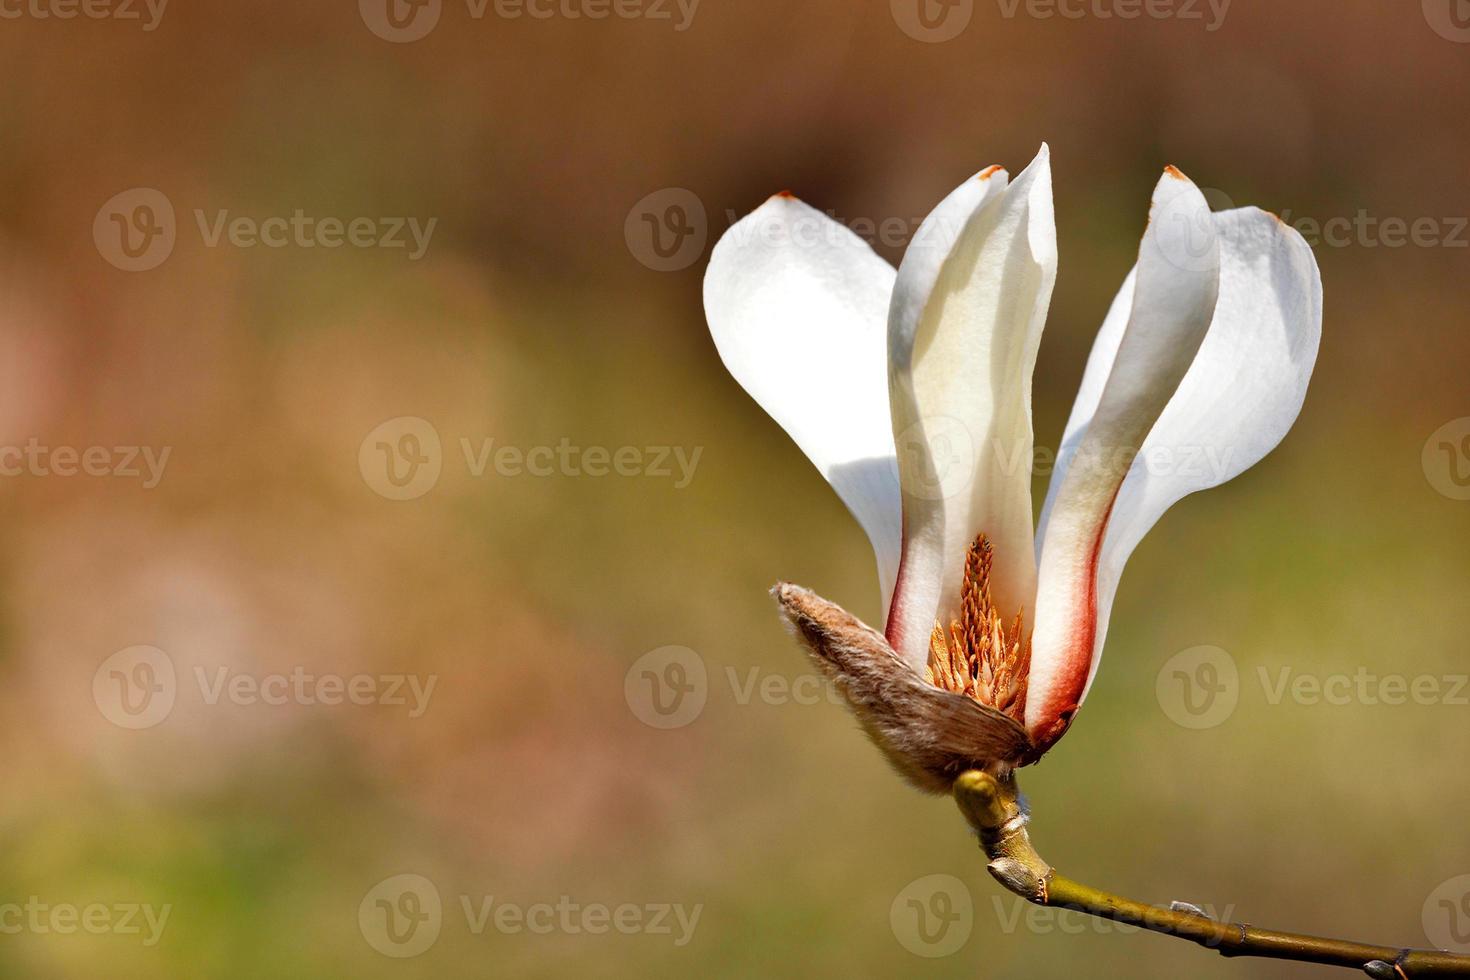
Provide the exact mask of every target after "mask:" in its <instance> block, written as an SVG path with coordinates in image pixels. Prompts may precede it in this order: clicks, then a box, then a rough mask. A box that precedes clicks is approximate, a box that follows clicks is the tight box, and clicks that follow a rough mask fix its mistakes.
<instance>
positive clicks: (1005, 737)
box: [771, 582, 1034, 793]
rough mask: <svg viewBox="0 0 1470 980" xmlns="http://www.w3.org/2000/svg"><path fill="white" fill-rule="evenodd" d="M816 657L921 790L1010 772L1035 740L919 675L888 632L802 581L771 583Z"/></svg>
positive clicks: (1011, 722)
mask: <svg viewBox="0 0 1470 980" xmlns="http://www.w3.org/2000/svg"><path fill="white" fill-rule="evenodd" d="M771 594H772V595H773V596H775V597H776V601H777V602H778V603H780V605H781V611H782V613H783V615H784V616H785V617H786V621H787V622H788V623H790V624H791V627H792V629H793V630H794V631H795V632H796V635H797V637H798V638H799V639H800V640H801V641H802V643H803V645H804V646H805V647H806V649H807V651H808V652H809V654H810V655H811V659H812V662H813V663H814V664H816V666H817V669H818V670H820V671H821V672H822V673H823V674H824V675H825V676H826V677H828V678H830V679H831V680H832V681H833V683H834V684H835V685H836V687H837V690H838V691H839V692H840V693H841V694H842V696H843V698H844V699H845V700H846V701H847V704H848V706H849V707H850V708H852V712H853V714H854V715H856V716H857V719H858V722H859V723H860V724H861V725H862V727H863V730H864V731H865V732H867V733H868V736H869V737H870V738H871V739H872V740H873V742H874V744H876V745H877V746H878V748H879V749H881V750H882V751H883V754H884V755H886V756H887V757H888V761H889V762H891V763H892V764H893V767H894V768H895V769H897V770H898V772H899V774H900V775H902V776H903V777H904V778H906V779H907V780H908V781H909V782H911V783H912V784H913V785H915V786H917V787H918V788H919V789H922V790H925V791H926V792H930V793H947V792H949V790H950V787H951V785H952V784H953V783H954V780H955V777H957V776H959V774H960V773H962V772H965V771H966V770H969V769H980V770H984V771H986V772H990V773H993V774H995V775H996V776H997V778H1004V777H1005V776H1007V775H1008V774H1009V773H1010V772H1011V771H1012V770H1013V769H1015V768H1016V767H1017V766H1020V765H1022V764H1024V763H1025V762H1027V761H1031V757H1032V754H1033V751H1034V746H1033V745H1032V743H1031V740H1030V738H1028V737H1027V735H1026V730H1025V729H1024V728H1022V727H1021V725H1020V724H1019V723H1018V722H1016V720H1015V719H1013V718H1010V717H1008V716H1007V715H1005V714H1002V713H1001V712H999V711H997V710H995V709H994V708H991V707H989V706H987V705H984V704H980V703H979V702H977V701H975V700H973V699H971V698H969V697H966V696H964V695H963V694H957V693H954V692H951V691H944V690H940V689H939V688H937V687H935V686H934V685H933V684H931V683H929V682H928V681H927V680H926V679H925V678H923V677H921V676H919V674H918V673H917V672H915V671H914V669H913V668H912V667H910V666H909V665H908V664H907V663H905V662H904V661H903V660H902V659H901V658H900V657H899V655H898V654H897V653H896V652H895V651H894V649H893V648H892V647H891V646H889V645H888V641H887V640H885V639H884V638H883V634H881V633H879V632H878V631H877V630H875V629H873V628H872V627H870V626H868V625H867V624H865V623H863V622H862V621H861V620H859V619H858V618H857V617H856V616H853V615H852V614H851V613H849V612H847V610H845V609H843V608H842V607H841V606H838V605H836V604H835V603H831V602H828V601H827V600H826V599H823V598H822V597H821V596H819V595H817V594H816V593H815V592H812V591H810V590H808V589H803V588H802V587H800V586H798V585H791V584H790V583H787V582H782V583H781V584H779V585H777V586H776V587H775V588H774V589H772V590H771Z"/></svg>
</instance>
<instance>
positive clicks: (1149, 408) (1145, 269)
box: [1026, 167, 1220, 745]
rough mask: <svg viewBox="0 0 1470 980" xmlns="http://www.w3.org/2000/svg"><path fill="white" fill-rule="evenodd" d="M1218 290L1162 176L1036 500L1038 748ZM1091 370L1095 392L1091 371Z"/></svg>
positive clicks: (1203, 236) (1181, 187)
mask: <svg viewBox="0 0 1470 980" xmlns="http://www.w3.org/2000/svg"><path fill="white" fill-rule="evenodd" d="M1219 282H1220V244H1219V236H1218V235H1217V233H1216V225H1215V222H1214V220H1213V219H1212V217H1211V215H1210V210H1209V205H1208V204H1207V203H1206V202H1205V199H1204V196H1203V195H1202V194H1200V192H1199V189H1198V188H1196V187H1195V186H1194V184H1193V183H1192V182H1190V180H1189V179H1188V178H1187V177H1185V176H1184V175H1183V174H1181V173H1179V172H1178V171H1177V170H1175V169H1173V168H1172V167H1171V168H1169V169H1168V170H1167V171H1165V174H1164V176H1163V177H1162V178H1161V179H1160V180H1159V183H1158V186H1157V187H1155V189H1154V196H1153V206H1152V208H1151V210H1150V213H1149V225H1148V229H1147V230H1146V231H1145V232H1144V236H1143V241H1142V243H1141V244H1140V245H1139V251H1138V265H1137V267H1136V269H1135V270H1134V273H1133V274H1132V275H1131V276H1130V277H1129V282H1128V283H1126V284H1125V286H1124V293H1125V296H1120V298H1119V301H1117V302H1115V303H1114V304H1113V309H1112V311H1111V312H1110V315H1109V317H1108V320H1107V321H1105V324H1104V328H1103V331H1102V332H1101V333H1100V335H1099V340H1098V347H1097V348H1095V349H1094V352H1093V356H1092V358H1090V359H1089V362H1088V375H1089V376H1088V377H1085V378H1084V380H1083V386H1082V392H1081V393H1080V394H1079V408H1080V399H1081V398H1082V397H1087V398H1094V399H1095V401H1094V402H1093V409H1092V411H1091V412H1090V413H1088V415H1087V417H1086V420H1085V421H1084V422H1082V423H1081V425H1080V426H1079V427H1078V428H1077V429H1076V430H1075V431H1071V432H1069V433H1068V434H1067V436H1066V437H1064V451H1065V450H1066V449H1067V448H1070V453H1069V454H1066V455H1065V458H1063V459H1059V463H1058V468H1057V470H1056V472H1055V473H1054V474H1053V476H1052V483H1053V489H1052V490H1051V491H1049V492H1048V498H1049V499H1048V505H1047V509H1046V514H1045V528H1044V536H1039V539H1040V558H1039V569H1038V584H1037V603H1036V628H1035V631H1034V633H1033V634H1032V646H1031V677H1030V682H1029V690H1028V693H1027V696H1026V728H1027V730H1028V731H1029V732H1030V733H1031V736H1032V738H1033V739H1034V740H1036V741H1037V743H1038V744H1041V745H1046V744H1049V743H1050V742H1052V741H1055V739H1056V738H1058V737H1059V736H1060V735H1061V733H1062V732H1063V731H1065V730H1066V727H1067V725H1069V724H1070V723H1071V719H1072V716H1073V715H1074V714H1075V713H1076V710H1077V707H1078V706H1079V705H1080V704H1081V702H1082V697H1083V695H1084V692H1085V688H1086V685H1087V682H1088V680H1089V678H1090V677H1091V676H1092V669H1093V667H1094V664H1095V660H1096V653H1097V651H1099V650H1100V649H1101V645H1102V629H1101V628H1099V627H1100V623H1099V620H1100V619H1101V621H1102V622H1101V625H1103V626H1105V625H1106V612H1105V611H1104V610H1105V609H1106V608H1107V607H1109V606H1110V605H1111V602H1112V592H1111V591H1109V592H1108V593H1107V594H1106V595H1103V594H1102V592H1101V589H1100V584H1099V577H1100V576H1099V574H1098V566H1099V563H1100V556H1101V554H1102V552H1103V550H1104V546H1105V534H1106V532H1107V531H1108V529H1109V524H1110V520H1109V518H1110V515H1111V514H1112V512H1113V510H1114V507H1115V501H1117V499H1118V497H1119V488H1120V487H1121V485H1122V484H1123V483H1124V478H1125V477H1126V476H1127V475H1128V474H1129V472H1130V469H1131V467H1132V466H1133V465H1134V461H1135V459H1136V458H1137V457H1138V452H1139V449H1140V447H1142V446H1143V445H1144V443H1145V438H1146V437H1148V436H1149V433H1150V430H1152V429H1154V428H1155V423H1156V422H1157V421H1159V419H1160V417H1161V415H1162V413H1163V412H1164V411H1165V406H1167V405H1169V403H1170V399H1171V398H1173V397H1175V393H1176V391H1177V390H1178V389H1179V387H1180V382H1181V381H1182V380H1183V379H1184V377H1185V374H1186V372H1187V371H1189V370H1190V365H1191V364H1192V363H1193V362H1194V360H1195V355H1196V354H1197V353H1198V352H1199V351H1200V349H1201V344H1202V342H1203V341H1204V339H1205V334H1206V331H1207V329H1208V328H1209V326H1210V323H1211V320H1212V319H1213V318H1214V315H1215V310H1216V305H1217V304H1216V299H1217V296H1218V289H1219ZM1130 285H1131V289H1130V288H1129V287H1130ZM1130 292H1131V296H1126V294H1128V293H1130ZM1125 303H1126V306H1125V305H1124V304H1125ZM1125 308H1126V309H1127V311H1128V313H1127V320H1126V325H1124V326H1123V327H1122V329H1119V325H1120V323H1121V322H1122V313H1121V310H1122V309H1125ZM1104 343H1109V344H1116V348H1115V351H1116V352H1115V353H1114V354H1112V355H1111V356H1108V355H1107V354H1105V353H1100V352H1101V351H1104V350H1106V349H1107V348H1104V347H1103V346H1102V345H1103V344H1104ZM1103 369H1106V381H1105V382H1103V383H1101V384H1100V383H1099V382H1098V380H1097V374H1096V372H1098V371H1101V370H1103ZM1213 394H1218V393H1213ZM1077 421H1078V418H1077V410H1074V418H1073V422H1077ZM1129 550H1130V551H1131V550H1132V548H1131V545H1130V547H1129Z"/></svg>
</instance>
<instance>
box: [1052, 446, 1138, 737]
mask: <svg viewBox="0 0 1470 980" xmlns="http://www.w3.org/2000/svg"><path fill="white" fill-rule="evenodd" d="M1125 477H1126V474H1125ZM1121 489H1123V481H1122V480H1119V481H1118V486H1117V487H1116V488H1114V490H1113V498H1112V499H1111V500H1109V501H1108V508H1107V510H1105V511H1103V516H1102V520H1101V521H1100V522H1099V523H1098V528H1097V536H1096V537H1095V538H1093V541H1092V554H1091V555H1090V556H1088V562H1087V581H1086V582H1085V583H1084V586H1083V588H1082V590H1081V591H1080V593H1079V594H1078V596H1077V608H1076V613H1075V614H1074V616H1073V619H1072V622H1073V624H1074V626H1073V629H1072V636H1071V639H1070V641H1069V642H1068V643H1067V657H1066V660H1065V661H1064V664H1063V667H1062V671H1063V672H1062V674H1061V680H1060V682H1059V683H1058V685H1057V688H1056V689H1055V690H1054V691H1053V693H1052V695H1051V698H1050V700H1049V702H1048V705H1047V712H1046V714H1047V715H1050V716H1051V718H1052V721H1051V722H1050V723H1049V724H1047V725H1046V727H1044V728H1043V729H1042V730H1041V732H1040V734H1039V735H1038V736H1037V738H1036V743H1037V745H1038V747H1039V751H1038V753H1037V754H1038V755H1040V753H1041V752H1044V751H1046V750H1047V749H1048V748H1050V747H1051V745H1052V744H1053V743H1054V742H1056V740H1057V739H1059V738H1061V737H1062V736H1063V735H1065V734H1066V733H1067V729H1068V728H1070V727H1071V726H1072V719H1073V718H1075V717H1076V716H1077V709H1078V708H1079V707H1081V701H1082V692H1083V690H1084V689H1086V687H1087V676H1088V675H1089V674H1090V673H1092V659H1093V655H1094V652H1095V651H1094V647H1095V646H1096V642H1097V564H1098V561H1099V560H1100V559H1101V558H1102V546H1103V538H1104V537H1105V536H1106V535H1107V533H1108V520H1109V519H1110V518H1111V517H1112V516H1113V505H1114V504H1116V503H1117V502H1118V491H1119V490H1121Z"/></svg>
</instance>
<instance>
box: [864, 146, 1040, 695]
mask: <svg viewBox="0 0 1470 980" xmlns="http://www.w3.org/2000/svg"><path fill="white" fill-rule="evenodd" d="M1056 255H1057V253H1056V226H1055V221H1054V218H1053V212H1052V194H1051V161H1050V155H1049V151H1048V149H1047V147H1046V146H1045V145H1043V146H1042V148H1041V151H1040V152H1039V153H1038V154H1037V156H1036V159H1035V160H1034V161H1032V163H1031V165H1030V166H1028V167H1027V168H1026V170H1025V171H1024V172H1022V173H1021V174H1020V175H1019V176H1018V177H1017V178H1016V180H1015V181H1014V182H1009V183H1008V182H1007V178H1006V174H1005V171H1003V170H1000V169H999V168H997V167H992V168H990V169H989V170H985V171H982V172H981V173H979V174H977V175H975V177H973V178H971V179H970V180H968V181H966V182H965V183H964V184H962V185H961V186H960V187H959V188H957V189H956V190H955V191H954V192H953V193H951V194H950V195H949V197H947V198H945V200H944V201H943V202H941V203H940V205H939V206H938V207H937V208H935V210H934V212H933V213H932V214H930V215H929V217H928V218H927V219H926V220H925V221H924V223H923V225H922V226H921V227H920V229H919V232H918V235H917V236H916V237H915V239H914V242H913V244H911V245H910V246H909V249H908V252H907V253H906V254H905V255H904V258H903V262H902V264H901V265H900V266H899V271H898V281H897V283H896V284H895V286H894V292H893V305H892V309H891V310H890V313H889V325H888V340H889V391H890V397H891V400H892V403H893V432H894V438H895V442H896V445H897V448H898V454H899V455H898V465H899V477H900V483H901V485H902V488H903V532H904V540H903V559H902V563H901V565H900V568H899V584H898V587H897V589H896V590H895V594H894V602H893V606H892V609H891V610H890V613H889V618H888V628H887V634H888V640H889V643H890V644H891V645H892V646H893V648H894V649H895V650H897V651H898V652H899V653H900V654H901V655H902V656H903V657H904V659H905V660H907V661H908V662H909V663H910V664H912V665H913V666H914V667H915V668H916V669H919V670H922V669H923V666H924V663H925V660H926V658H927V656H928V648H929V635H930V632H931V631H932V630H933V628H934V624H935V621H936V619H937V618H944V619H946V620H948V619H949V618H951V617H956V616H957V614H958V600H959V592H960V585H961V580H962V577H963V570H964V555H965V551H966V549H967V548H968V547H969V545H970V543H971V542H972V541H973V540H974V538H975V536H976V534H978V533H980V532H982V531H983V532H985V534H986V535H987V536H988V537H989V538H990V541H991V543H992V545H993V548H994V555H995V558H994V565H993V570H992V573H991V592H992V595H993V596H994V598H995V601H996V604H997V606H998V607H999V608H1001V609H1003V610H1006V615H1007V616H1010V615H1013V614H1014V613H1016V612H1019V611H1021V610H1023V609H1026V610H1029V608H1030V607H1031V606H1032V603H1033V600H1034V597H1035V590H1036V564H1035V561H1036V559H1035V553H1034V550H1033V549H1034V544H1033V533H1032V519H1031V463H1032V432H1031V372H1032V368H1033V367H1034V365H1035V363H1036V350H1037V347H1038V345H1039V344H1040V341H1041V330H1042V326H1043V324H1044V323H1045V320H1046V310H1047V307H1048V305H1049V304H1050V302H1051V290H1052V285H1053V283H1054V281H1055V279H1056Z"/></svg>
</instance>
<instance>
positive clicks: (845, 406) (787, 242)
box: [704, 194, 901, 609]
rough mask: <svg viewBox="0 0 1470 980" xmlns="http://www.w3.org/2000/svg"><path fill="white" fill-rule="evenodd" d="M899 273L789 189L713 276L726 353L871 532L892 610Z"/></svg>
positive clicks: (721, 257)
mask: <svg viewBox="0 0 1470 980" xmlns="http://www.w3.org/2000/svg"><path fill="white" fill-rule="evenodd" d="M894 276H895V273H894V270H893V267H892V266H891V265H889V264H888V263H887V262H886V261H884V260H883V259H882V258H881V257H879V256H878V255H877V254H875V253H874V252H873V250H872V249H871V248H869V247H868V244H867V243H866V242H864V241H863V240H862V239H861V238H859V237H858V236H857V235H855V234H853V233H852V231H850V230H849V229H848V228H846V227H845V226H843V225H841V224H840V223H838V222H836V221H833V220H832V219H831V218H829V217H827V216H826V215H824V214H822V213H821V212H819V211H817V210H815V209H814V208H811V207H808V206H807V205H805V204H803V203H802V202H800V201H798V200H797V199H796V198H794V197H792V196H790V195H789V194H781V195H777V196H776V197H773V198H771V199H770V200H769V201H767V202H766V203H765V204H763V205H762V206H761V207H759V208H757V209H756V210H755V211H753V212H751V213H750V214H749V215H747V216H746V217H745V218H743V219H741V220H740V221H738V222H736V223H735V224H734V225H733V226H731V228H730V229H729V230H728V231H726V232H725V234H724V236H723V237H722V238H721V239H720V241H719V242H718V243H717V244H716V245H715V248H714V251H713V253H712V254H711V256H710V262H709V269H708V271H707V272H706V273H705V278H704V308H705V316H706V317H707V319H708V320H709V327H710V334H711V336H713V337H714V341H715V346H716V347H717V348H718V349H719V352H720V359H721V360H722V361H724V363H725V367H726V368H727V369H729V371H730V374H731V375H733V376H734V377H735V380H736V381H738V382H740V384H741V386H742V387H744V388H745V390H746V391H747V392H749V393H750V395H751V397H752V398H754V399H755V400H756V402H758V403H759V404H760V406H761V407H762V408H764V409H765V410H766V412H767V413H769V414H770V416H771V417H772V418H773V419H775V420H776V421H777V422H778V423H780V425H781V427H782V428H783V429H785V430H786V432H787V433H788V434H789V435H790V436H791V438H792V439H793V440H795V442H796V444H797V445H798V446H800V447H801V449H802V451H803V452H805V453H806V455H807V457H808V458H810V459H811V461H812V462H813V463H815V464H816V467H817V469H819V470H820V471H821V472H822V475H823V476H825V477H826V478H827V481H828V482H829V483H831V484H832V487H833V489H835V490H836V491H837V494H838V496H840V497H841V498H842V501H843V503H845V504H846V505H847V508H848V510H850V511H852V514H853V516H854V517H856V518H857V520H858V523H860V524H861V525H862V526H863V530H865V531H866V532H867V534H868V538H869V540H871V541H872V543H873V551H874V553H875V555H876V557H877V561H878V578H879V582H880V585H881V588H882V593H883V608H884V609H887V608H888V604H889V601H890V597H891V594H892V590H893V583H894V580H895V578H896V576H897V572H898V559H899V530H900V520H901V515H900V506H899V491H898V469H897V465H896V463H895V461H894V452H893V431H892V427H891V423H890V417H889V411H888V384H887V347H886V342H885V337H886V331H887V314H888V304H889V298H890V296H891V294H892V292H893V281H894Z"/></svg>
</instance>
